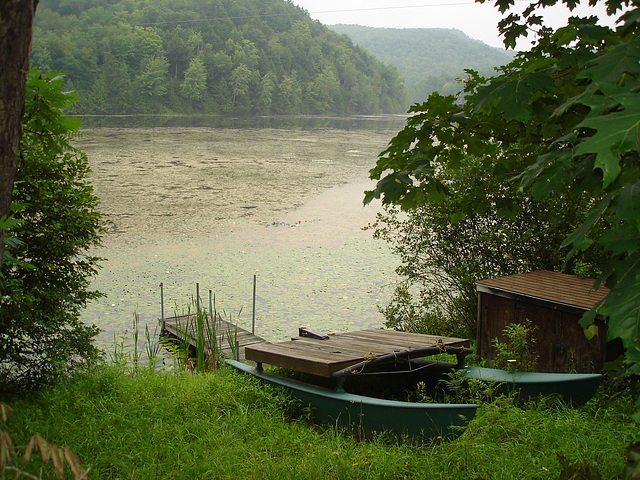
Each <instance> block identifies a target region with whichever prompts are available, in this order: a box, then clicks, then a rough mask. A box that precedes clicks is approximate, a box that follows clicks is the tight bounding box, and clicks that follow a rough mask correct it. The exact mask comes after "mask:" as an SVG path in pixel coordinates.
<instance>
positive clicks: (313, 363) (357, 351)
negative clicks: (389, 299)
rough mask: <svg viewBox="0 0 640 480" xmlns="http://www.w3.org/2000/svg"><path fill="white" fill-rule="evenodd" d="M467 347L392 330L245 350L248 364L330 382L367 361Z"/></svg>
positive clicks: (459, 342)
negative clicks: (431, 349)
mask: <svg viewBox="0 0 640 480" xmlns="http://www.w3.org/2000/svg"><path fill="white" fill-rule="evenodd" d="M439 345H442V346H456V347H468V346H469V340H467V339H462V338H450V337H440V336H435V335H421V334H417V333H407V332H396V331H392V330H376V329H371V330H363V331H359V332H349V333H344V334H340V335H330V336H329V338H328V339H326V340H320V339H314V338H308V337H294V338H293V339H292V340H291V341H289V342H282V343H277V344H271V343H263V344H259V345H251V346H247V348H246V349H245V356H246V358H247V360H252V361H254V362H257V363H266V364H269V365H274V366H278V367H284V368H288V369H291V370H295V371H298V372H303V373H308V374H311V375H318V376H321V377H326V378H331V376H332V374H333V373H334V372H337V371H339V370H342V369H344V368H346V367H348V366H350V365H354V364H356V363H358V362H362V361H363V360H365V359H368V358H371V357H373V358H376V357H379V356H382V355H385V354H393V353H394V352H404V351H408V350H413V349H419V348H424V347H430V346H439Z"/></svg>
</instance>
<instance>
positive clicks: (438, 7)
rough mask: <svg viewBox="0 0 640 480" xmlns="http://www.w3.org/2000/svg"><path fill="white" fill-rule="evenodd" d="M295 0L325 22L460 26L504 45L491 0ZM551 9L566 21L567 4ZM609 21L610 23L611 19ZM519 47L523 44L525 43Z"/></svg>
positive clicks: (552, 20) (554, 20)
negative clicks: (483, 0) (476, 0)
mask: <svg viewBox="0 0 640 480" xmlns="http://www.w3.org/2000/svg"><path fill="white" fill-rule="evenodd" d="M293 3H295V4H297V5H298V6H300V7H302V8H304V9H305V10H307V11H308V12H309V14H310V15H311V17H312V18H314V19H316V20H319V21H321V22H322V23H324V24H326V25H334V24H337V23H346V24H356V25H365V26H369V27H390V28H457V29H458V30H462V31H463V32H464V33H466V34H467V35H468V36H469V37H471V38H475V39H477V40H481V41H483V42H484V43H486V44H488V45H492V46H495V47H501V48H504V47H503V44H502V41H501V40H500V38H499V37H498V29H497V25H498V22H499V21H500V19H501V15H500V13H499V12H498V10H497V8H495V7H494V6H493V4H492V3H485V4H483V5H480V4H476V3H474V2H473V0H293ZM601 3H602V2H601ZM516 5H517V6H518V7H519V8H520V9H524V8H526V6H527V5H529V2H528V1H524V2H522V1H520V2H517V3H516ZM550 10H551V11H550V13H549V14H547V15H546V16H545V17H546V20H547V21H548V22H549V24H550V25H551V26H553V27H559V26H562V25H564V24H565V22H566V18H567V17H568V14H567V10H566V8H564V7H554V8H553V9H550ZM583 11H593V10H592V9H585V10H583ZM598 13H599V17H600V18H601V19H602V18H605V15H604V6H602V5H601V7H600V8H599V10H598ZM607 24H609V25H611V24H612V22H611V21H609V22H608V23H607ZM519 48H523V45H522V46H519Z"/></svg>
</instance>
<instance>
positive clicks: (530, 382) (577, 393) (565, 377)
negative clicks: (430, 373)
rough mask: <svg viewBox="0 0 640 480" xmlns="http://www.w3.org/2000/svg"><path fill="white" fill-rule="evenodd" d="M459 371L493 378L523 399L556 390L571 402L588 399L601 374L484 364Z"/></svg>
mask: <svg viewBox="0 0 640 480" xmlns="http://www.w3.org/2000/svg"><path fill="white" fill-rule="evenodd" d="M460 374H461V375H464V376H466V377H469V378H475V379H477V380H483V381H487V382H495V383H497V384H498V385H499V387H498V388H499V389H500V390H502V391H503V392H505V393H512V392H516V393H517V394H518V395H519V397H520V398H521V399H523V400H527V399H530V398H536V397H539V396H541V395H554V394H555V395H560V396H561V397H562V399H563V400H564V401H565V402H566V403H569V404H571V405H574V406H578V405H582V404H584V403H586V402H588V401H589V399H590V398H591V397H593V395H594V394H595V393H596V390H597V389H598V385H600V380H601V378H602V375H600V374H598V373H541V372H509V371H506V370H499V369H496V368H485V367H465V368H463V369H462V370H460Z"/></svg>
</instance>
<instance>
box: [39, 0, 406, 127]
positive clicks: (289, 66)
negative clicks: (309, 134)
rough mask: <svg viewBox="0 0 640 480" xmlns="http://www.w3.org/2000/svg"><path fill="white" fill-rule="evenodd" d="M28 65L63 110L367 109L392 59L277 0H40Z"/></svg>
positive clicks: (397, 84) (398, 88) (386, 91)
mask: <svg viewBox="0 0 640 480" xmlns="http://www.w3.org/2000/svg"><path fill="white" fill-rule="evenodd" d="M31 61H32V65H33V66H34V67H35V68H38V69H39V70H41V71H45V72H47V71H60V72H62V73H64V74H65V75H66V82H67V86H68V87H70V88H73V89H75V90H77V91H78V93H79V96H80V102H79V103H78V104H77V106H76V107H75V110H74V113H84V114H129V113H195V112H198V113H221V114H224V113H234V114H265V115H266V114H374V113H394V112H402V111H404V110H405V108H406V106H407V102H406V95H405V90H404V87H403V84H402V80H401V79H400V77H399V75H398V73H397V70H396V68H395V67H393V66H387V65H384V64H383V63H382V62H380V61H379V60H377V59H376V58H375V57H373V56H372V55H370V54H369V53H367V52H366V51H365V50H364V49H363V48H361V47H358V46H354V45H353V43H352V42H351V40H350V39H348V38H347V37H345V36H341V35H338V34H337V33H335V32H333V31H332V30H330V29H329V28H327V27H326V26H324V25H322V24H321V23H319V22H317V21H314V20H312V19H311V18H310V17H309V15H308V14H307V12H306V11H304V10H303V9H301V8H299V7H297V6H295V5H294V4H293V3H291V2H289V1H285V0H41V1H40V5H39V6H38V13H37V15H36V30H35V34H34V41H33V51H32V59H31Z"/></svg>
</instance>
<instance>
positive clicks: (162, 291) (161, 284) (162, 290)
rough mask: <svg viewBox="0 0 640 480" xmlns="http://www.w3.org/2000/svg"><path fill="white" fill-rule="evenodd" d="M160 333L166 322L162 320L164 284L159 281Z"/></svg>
mask: <svg viewBox="0 0 640 480" xmlns="http://www.w3.org/2000/svg"><path fill="white" fill-rule="evenodd" d="M160 322H161V323H160V333H162V332H164V330H165V326H166V322H165V320H164V284H163V283H162V282H160Z"/></svg>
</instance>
